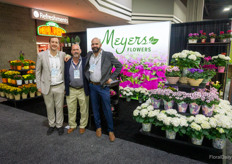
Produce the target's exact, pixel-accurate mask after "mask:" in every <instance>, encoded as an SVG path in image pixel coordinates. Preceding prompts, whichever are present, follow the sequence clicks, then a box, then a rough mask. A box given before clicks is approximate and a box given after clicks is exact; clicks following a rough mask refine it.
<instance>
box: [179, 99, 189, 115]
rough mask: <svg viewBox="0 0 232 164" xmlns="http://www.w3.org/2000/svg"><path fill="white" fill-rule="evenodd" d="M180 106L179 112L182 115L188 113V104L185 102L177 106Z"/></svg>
mask: <svg viewBox="0 0 232 164" xmlns="http://www.w3.org/2000/svg"><path fill="white" fill-rule="evenodd" d="M177 106H178V112H180V113H186V110H187V108H188V104H187V103H185V102H184V101H182V102H180V103H178V104H177Z"/></svg>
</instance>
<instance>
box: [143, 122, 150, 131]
mask: <svg viewBox="0 0 232 164" xmlns="http://www.w3.org/2000/svg"><path fill="white" fill-rule="evenodd" d="M142 130H143V131H144V132H150V131H151V123H142Z"/></svg>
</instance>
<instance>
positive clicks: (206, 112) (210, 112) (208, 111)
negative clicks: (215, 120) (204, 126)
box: [202, 105, 214, 117]
mask: <svg viewBox="0 0 232 164" xmlns="http://www.w3.org/2000/svg"><path fill="white" fill-rule="evenodd" d="M213 111H214V105H212V106H211V107H209V106H207V105H202V113H203V114H204V115H205V116H208V117H209V116H212V115H213Z"/></svg>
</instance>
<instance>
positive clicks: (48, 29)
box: [37, 22, 66, 37]
mask: <svg viewBox="0 0 232 164" xmlns="http://www.w3.org/2000/svg"><path fill="white" fill-rule="evenodd" d="M62 33H66V30H65V29H63V28H61V27H59V25H58V24H57V23H54V22H47V23H46V25H41V26H38V27H37V34H38V35H41V36H57V37H61V36H62Z"/></svg>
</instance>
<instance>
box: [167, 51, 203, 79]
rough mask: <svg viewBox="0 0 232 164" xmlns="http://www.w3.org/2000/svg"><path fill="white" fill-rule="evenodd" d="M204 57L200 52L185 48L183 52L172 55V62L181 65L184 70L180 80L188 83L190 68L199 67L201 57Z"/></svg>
mask: <svg viewBox="0 0 232 164" xmlns="http://www.w3.org/2000/svg"><path fill="white" fill-rule="evenodd" d="M203 57H204V55H201V54H200V53H199V52H196V51H189V50H183V51H182V52H179V53H175V54H173V55H172V60H171V63H172V64H173V65H175V66H179V68H180V70H181V71H182V76H181V78H180V80H179V82H181V83H188V79H187V77H186V75H187V73H188V68H199V65H200V62H201V58H203Z"/></svg>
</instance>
